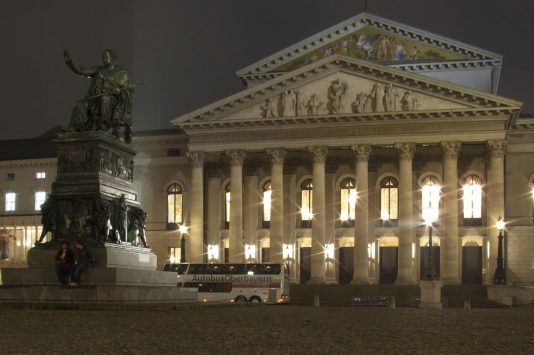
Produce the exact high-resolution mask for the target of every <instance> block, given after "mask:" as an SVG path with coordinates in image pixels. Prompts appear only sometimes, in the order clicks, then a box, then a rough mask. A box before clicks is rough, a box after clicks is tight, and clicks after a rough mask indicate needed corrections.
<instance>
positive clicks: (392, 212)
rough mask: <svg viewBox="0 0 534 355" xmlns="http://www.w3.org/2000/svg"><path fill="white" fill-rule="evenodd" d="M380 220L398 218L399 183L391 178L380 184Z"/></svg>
mask: <svg viewBox="0 0 534 355" xmlns="http://www.w3.org/2000/svg"><path fill="white" fill-rule="evenodd" d="M380 218H381V219H382V220H383V221H388V220H393V221H395V220H397V219H398V218H399V183H398V182H397V180H396V179H394V178H392V177H387V178H385V179H383V180H382V182H381V183H380Z"/></svg>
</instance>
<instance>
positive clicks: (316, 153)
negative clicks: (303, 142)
mask: <svg viewBox="0 0 534 355" xmlns="http://www.w3.org/2000/svg"><path fill="white" fill-rule="evenodd" d="M308 151H309V152H310V153H311V155H312V158H313V161H314V162H317V163H324V162H325V161H326V156H327V154H328V147H327V146H324V145H316V146H313V147H308Z"/></svg>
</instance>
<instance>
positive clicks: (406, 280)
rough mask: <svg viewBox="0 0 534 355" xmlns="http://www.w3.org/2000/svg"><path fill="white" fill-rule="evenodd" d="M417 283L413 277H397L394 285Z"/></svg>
mask: <svg viewBox="0 0 534 355" xmlns="http://www.w3.org/2000/svg"><path fill="white" fill-rule="evenodd" d="M416 283H417V282H416V281H415V279H414V278H413V277H397V280H395V285H415V284H416Z"/></svg>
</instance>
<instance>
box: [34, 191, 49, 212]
mask: <svg viewBox="0 0 534 355" xmlns="http://www.w3.org/2000/svg"><path fill="white" fill-rule="evenodd" d="M45 200H46V192H45V191H37V192H36V193H35V210H36V211H40V210H41V205H42V204H43V203H44V202H45Z"/></svg>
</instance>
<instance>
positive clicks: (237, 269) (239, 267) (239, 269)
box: [225, 264, 245, 274]
mask: <svg viewBox="0 0 534 355" xmlns="http://www.w3.org/2000/svg"><path fill="white" fill-rule="evenodd" d="M244 271H245V265H243V264H226V272H225V273H226V274H243V273H244Z"/></svg>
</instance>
